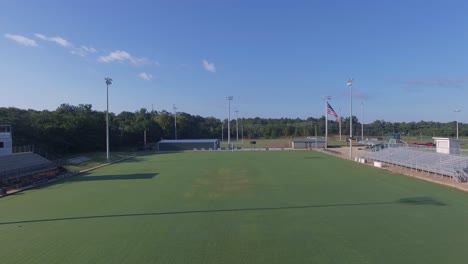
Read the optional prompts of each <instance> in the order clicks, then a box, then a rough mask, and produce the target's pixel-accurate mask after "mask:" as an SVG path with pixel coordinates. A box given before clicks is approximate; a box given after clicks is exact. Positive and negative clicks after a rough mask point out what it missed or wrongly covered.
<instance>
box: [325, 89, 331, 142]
mask: <svg viewBox="0 0 468 264" xmlns="http://www.w3.org/2000/svg"><path fill="white" fill-rule="evenodd" d="M330 98H331V97H330V96H328V95H327V96H325V148H327V147H328V100H330Z"/></svg>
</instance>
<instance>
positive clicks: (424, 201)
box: [398, 197, 447, 206]
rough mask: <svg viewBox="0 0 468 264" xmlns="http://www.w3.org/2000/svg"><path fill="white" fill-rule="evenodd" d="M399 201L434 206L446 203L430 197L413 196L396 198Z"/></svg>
mask: <svg viewBox="0 0 468 264" xmlns="http://www.w3.org/2000/svg"><path fill="white" fill-rule="evenodd" d="M398 202H399V203H402V204H408V205H434V206H446V205H447V204H446V203H444V202H441V201H437V200H436V199H434V198H432V197H413V198H402V199H400V200H398Z"/></svg>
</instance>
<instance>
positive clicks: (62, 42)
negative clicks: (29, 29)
mask: <svg viewBox="0 0 468 264" xmlns="http://www.w3.org/2000/svg"><path fill="white" fill-rule="evenodd" d="M34 36H36V38H38V39H41V40H45V41H51V42H55V43H57V44H58V45H60V46H62V47H65V48H69V47H73V45H72V44H71V43H70V41H68V40H66V39H64V38H62V37H58V36H57V37H47V36H45V35H42V34H39V33H36V34H34Z"/></svg>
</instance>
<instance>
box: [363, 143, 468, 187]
mask: <svg viewBox="0 0 468 264" xmlns="http://www.w3.org/2000/svg"><path fill="white" fill-rule="evenodd" d="M363 156H364V158H366V159H369V160H374V161H380V162H385V163H387V164H393V165H396V166H402V167H406V168H411V169H415V170H419V171H423V172H429V173H435V174H439V175H445V176H449V177H451V178H453V179H454V180H457V181H467V180H468V157H464V156H457V155H450V154H442V153H437V152H434V151H424V150H421V149H415V148H409V147H389V148H384V149H382V150H380V151H372V152H367V153H366V154H364V155H363Z"/></svg>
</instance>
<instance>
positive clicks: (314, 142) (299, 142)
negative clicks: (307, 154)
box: [291, 138, 325, 149]
mask: <svg viewBox="0 0 468 264" xmlns="http://www.w3.org/2000/svg"><path fill="white" fill-rule="evenodd" d="M291 148H293V149H313V148H325V140H324V139H315V138H310V139H309V138H308V139H293V140H291Z"/></svg>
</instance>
